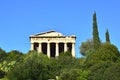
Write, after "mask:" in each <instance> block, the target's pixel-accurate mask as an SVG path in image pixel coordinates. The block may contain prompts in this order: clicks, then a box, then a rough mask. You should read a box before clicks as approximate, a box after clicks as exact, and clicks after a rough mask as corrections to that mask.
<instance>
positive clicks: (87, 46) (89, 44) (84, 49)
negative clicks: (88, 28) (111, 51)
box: [80, 39, 93, 56]
mask: <svg viewBox="0 0 120 80" xmlns="http://www.w3.org/2000/svg"><path fill="white" fill-rule="evenodd" d="M92 50H93V40H92V39H88V40H87V41H86V42H82V44H81V46H80V53H81V54H82V55H83V56H85V55H87V54H88V53H89V52H90V51H92Z"/></svg>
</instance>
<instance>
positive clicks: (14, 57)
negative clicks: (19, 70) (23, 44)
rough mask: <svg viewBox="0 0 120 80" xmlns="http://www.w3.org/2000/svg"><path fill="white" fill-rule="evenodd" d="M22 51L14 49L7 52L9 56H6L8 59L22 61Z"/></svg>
mask: <svg viewBox="0 0 120 80" xmlns="http://www.w3.org/2000/svg"><path fill="white" fill-rule="evenodd" d="M22 55H23V54H22V52H20V51H17V50H12V51H10V52H8V53H7V56H6V58H5V60H6V61H9V62H10V61H20V60H21V58H22Z"/></svg>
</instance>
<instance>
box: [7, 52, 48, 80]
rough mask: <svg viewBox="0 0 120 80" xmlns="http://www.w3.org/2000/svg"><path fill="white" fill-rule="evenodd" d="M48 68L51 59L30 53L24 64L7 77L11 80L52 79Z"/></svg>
mask: <svg viewBox="0 0 120 80" xmlns="http://www.w3.org/2000/svg"><path fill="white" fill-rule="evenodd" d="M48 66H49V58H47V56H45V55H41V54H38V53H36V52H34V53H30V54H29V55H27V56H26V58H25V59H24V62H23V63H20V64H19V65H18V66H16V67H15V68H14V70H12V71H11V72H10V73H8V76H7V77H8V79H10V80H47V79H49V78H50V76H49V75H50V72H49V70H48ZM21 73H22V74H21Z"/></svg>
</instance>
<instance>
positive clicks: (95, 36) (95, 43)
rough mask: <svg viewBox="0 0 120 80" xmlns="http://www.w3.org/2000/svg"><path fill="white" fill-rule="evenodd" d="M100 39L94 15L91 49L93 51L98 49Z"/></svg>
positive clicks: (94, 15)
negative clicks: (92, 48)
mask: <svg viewBox="0 0 120 80" xmlns="http://www.w3.org/2000/svg"><path fill="white" fill-rule="evenodd" d="M100 44H101V42H100V38H99V32H98V26H97V18H96V13H94V14H93V47H94V50H96V49H98V48H99V47H100Z"/></svg>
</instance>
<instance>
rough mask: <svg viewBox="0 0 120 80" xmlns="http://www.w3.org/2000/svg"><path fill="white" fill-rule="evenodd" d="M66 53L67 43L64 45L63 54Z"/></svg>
mask: <svg viewBox="0 0 120 80" xmlns="http://www.w3.org/2000/svg"><path fill="white" fill-rule="evenodd" d="M66 51H67V43H64V52H66Z"/></svg>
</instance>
